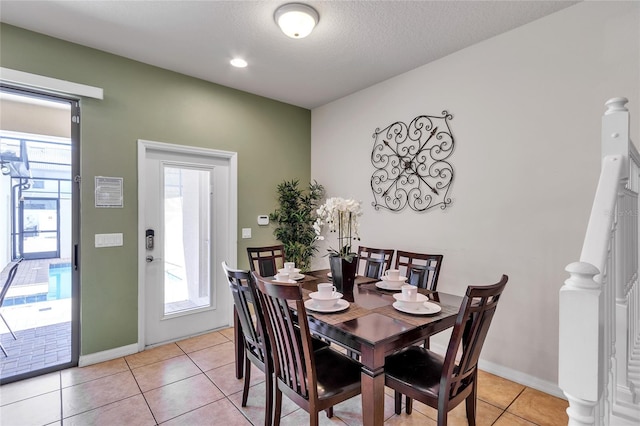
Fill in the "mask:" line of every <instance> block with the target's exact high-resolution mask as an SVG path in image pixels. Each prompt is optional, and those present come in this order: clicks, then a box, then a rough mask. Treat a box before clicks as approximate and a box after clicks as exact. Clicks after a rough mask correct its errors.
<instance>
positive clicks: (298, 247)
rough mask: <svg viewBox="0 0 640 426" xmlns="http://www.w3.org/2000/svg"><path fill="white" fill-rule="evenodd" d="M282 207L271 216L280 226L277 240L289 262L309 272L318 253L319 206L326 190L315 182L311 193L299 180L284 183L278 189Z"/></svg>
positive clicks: (275, 232) (279, 201)
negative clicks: (300, 184)
mask: <svg viewBox="0 0 640 426" xmlns="http://www.w3.org/2000/svg"><path fill="white" fill-rule="evenodd" d="M277 192H278V203H279V207H278V208H277V209H276V211H274V212H273V213H271V214H269V219H270V220H271V221H273V222H274V223H275V224H276V228H275V229H274V231H273V234H274V236H275V237H276V238H277V239H278V240H280V242H282V244H283V245H284V252H285V258H286V259H287V261H291V262H295V263H296V267H297V268H300V269H301V270H302V272H306V271H309V268H310V266H311V259H312V257H313V255H314V253H315V252H316V251H317V250H318V249H317V247H316V232H315V230H314V228H313V224H314V223H315V220H316V217H317V216H316V210H317V208H318V202H319V201H320V200H321V199H322V198H323V197H324V187H323V186H322V185H320V184H319V183H318V182H316V181H314V182H313V183H310V184H309V189H308V190H307V191H305V190H303V189H301V188H300V187H299V182H298V181H297V180H292V181H284V182H282V183H281V184H279V185H278V187H277Z"/></svg>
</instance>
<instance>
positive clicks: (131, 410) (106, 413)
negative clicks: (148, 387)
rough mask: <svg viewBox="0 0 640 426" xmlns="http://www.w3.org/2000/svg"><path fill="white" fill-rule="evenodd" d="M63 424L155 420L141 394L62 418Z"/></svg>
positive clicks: (147, 422)
mask: <svg viewBox="0 0 640 426" xmlns="http://www.w3.org/2000/svg"><path fill="white" fill-rule="evenodd" d="M64 424H65V426H86V425H136V426H146V425H149V426H151V425H155V424H156V421H155V419H154V418H153V416H152V415H151V411H150V410H149V407H148V406H147V403H146V402H145V400H144V397H143V396H142V395H135V396H132V397H130V398H126V399H123V400H121V401H116V402H113V403H111V404H107V405H105V406H103V407H100V408H96V409H94V410H91V411H86V412H84V413H82V414H78V415H76V416H72V417H68V418H65V419H64Z"/></svg>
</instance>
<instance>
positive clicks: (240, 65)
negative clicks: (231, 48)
mask: <svg viewBox="0 0 640 426" xmlns="http://www.w3.org/2000/svg"><path fill="white" fill-rule="evenodd" d="M229 63H230V64H231V65H233V66H234V67H236V68H244V67H246V66H247V61H245V60H244V59H242V58H233V59H232V60H231V61H229Z"/></svg>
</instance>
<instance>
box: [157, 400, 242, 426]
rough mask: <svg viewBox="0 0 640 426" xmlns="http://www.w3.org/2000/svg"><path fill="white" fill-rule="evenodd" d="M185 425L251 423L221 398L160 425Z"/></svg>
mask: <svg viewBox="0 0 640 426" xmlns="http://www.w3.org/2000/svg"><path fill="white" fill-rule="evenodd" d="M185 425H198V426H206V425H212V426H213V425H224V426H245V425H251V423H250V422H249V420H247V419H246V418H245V417H244V416H243V415H242V413H241V412H240V411H238V409H237V408H236V407H235V405H233V404H232V403H231V402H230V401H229V400H228V399H226V398H223V399H220V400H218V401H216V402H212V403H211V404H208V405H205V406H204V407H200V408H197V409H195V410H193V411H190V412H188V413H186V414H183V415H181V416H178V417H176V418H174V419H171V420H169V421H168V422H166V423H162V426H185Z"/></svg>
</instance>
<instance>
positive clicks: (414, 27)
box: [0, 0, 576, 109]
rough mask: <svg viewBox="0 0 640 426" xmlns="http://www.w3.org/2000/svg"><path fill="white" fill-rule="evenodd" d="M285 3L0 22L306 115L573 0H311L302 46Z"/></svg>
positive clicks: (104, 11)
mask: <svg viewBox="0 0 640 426" xmlns="http://www.w3.org/2000/svg"><path fill="white" fill-rule="evenodd" d="M284 3H287V1H286V0H283V1H153V0H148V1H56V0H49V1H10V0H1V1H0V20H1V21H2V22H5V23H8V24H11V25H15V26H18V27H22V28H26V29H29V30H32V31H36V32H39V33H43V34H47V35H51V36H53V37H57V38H61V39H63V40H68V41H71V42H74V43H78V44H82V45H85V46H89V47H93V48H96V49H100V50H103V51H106V52H111V53H114V54H117V55H121V56H124V57H127V58H131V59H135V60H137V61H141V62H144V63H147V64H151V65H155V66H158V67H162V68H166V69H169V70H173V71H177V72H180V73H183V74H187V75H190V76H194V77H198V78H201V79H204V80H208V81H212V82H215V83H218V84H222V85H224V86H229V87H233V88H236V89H240V90H244V91H247V92H250V93H255V94H258V95H261V96H265V97H268V98H272V99H277V100H280V101H283V102H286V103H290V104H293V105H298V106H301V107H305V108H309V109H311V108H314V107H317V106H321V105H324V104H326V103H328V102H331V101H333V100H335V99H338V98H341V97H343V96H346V95H348V94H350V93H353V92H356V91H358V90H360V89H363V88H366V87H368V86H371V85H373V84H375V83H378V82H380V81H383V80H386V79H388V78H390V77H393V76H395V75H398V74H401V73H403V72H406V71H409V70H411V69H414V68H417V67H419V66H421V65H424V64H426V63H429V62H431V61H434V60H436V59H438V58H442V57H443V56H446V55H448V54H450V53H453V52H455V51H457V50H460V49H463V48H465V47H467V46H470V45H472V44H474V43H478V42H480V41H482V40H486V39H488V38H490V37H492V36H495V35H497V34H500V33H503V32H505V31H508V30H510V29H513V28H516V27H518V26H521V25H524V24H526V23H528V22H531V21H533V20H535V19H538V18H541V17H543V16H545V15H548V14H550V13H554V12H556V11H558V10H560V9H563V8H565V7H568V6H571V5H572V4H575V3H576V2H575V1H317V0H310V1H306V2H305V3H306V4H309V5H311V6H313V7H314V8H315V9H316V10H317V11H318V12H319V14H320V22H319V24H318V26H317V27H316V29H315V30H314V31H313V33H311V35H310V36H309V37H307V38H305V39H300V40H294V39H290V38H288V37H286V36H285V35H284V34H283V33H282V32H280V30H279V29H278V27H277V26H276V24H275V22H274V20H273V13H274V11H275V9H276V8H277V6H279V5H280V4H284ZM235 56H241V57H243V58H244V59H246V60H247V61H248V62H249V66H248V67H247V68H244V69H237V68H233V67H231V66H230V65H229V60H230V59H231V58H232V57H235ZM0 59H1V57H0Z"/></svg>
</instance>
